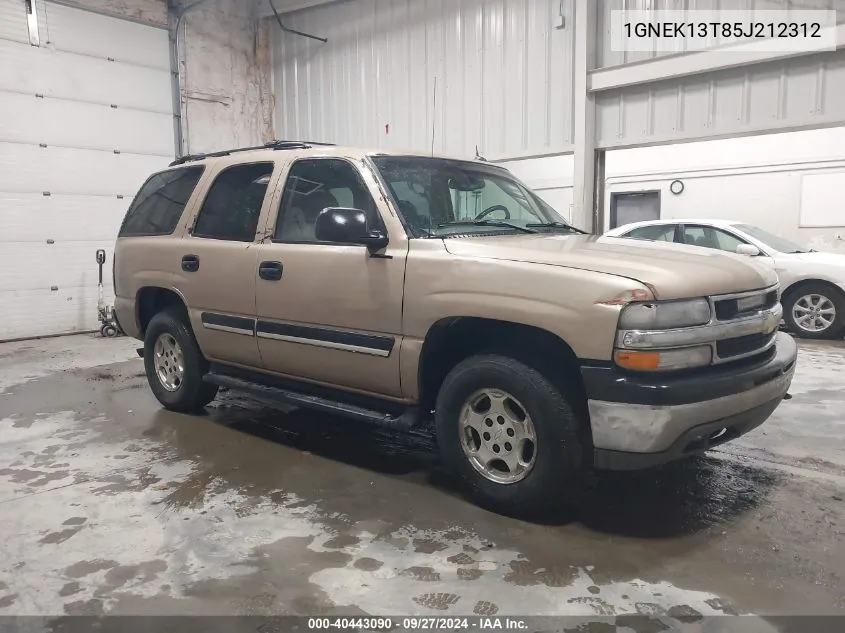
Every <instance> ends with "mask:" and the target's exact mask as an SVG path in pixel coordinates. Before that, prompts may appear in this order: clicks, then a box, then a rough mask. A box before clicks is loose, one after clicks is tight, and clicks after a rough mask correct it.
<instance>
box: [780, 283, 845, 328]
mask: <svg viewBox="0 0 845 633" xmlns="http://www.w3.org/2000/svg"><path fill="white" fill-rule="evenodd" d="M782 303H783V319H784V321H785V322H786V326H787V327H788V328H789V330H790V331H791V332H793V333H794V334H795V335H797V336H800V337H801V338H809V339H831V338H840V337H842V335H843V334H845V294H843V293H842V292H840V291H838V290H836V289H834V288H832V287H831V286H828V285H827V284H822V283H806V284H802V285H800V286H798V287H797V288H795V289H794V290H792V291H790V293H789V294H788V295H787V296H786V297H784V298H783V300H782Z"/></svg>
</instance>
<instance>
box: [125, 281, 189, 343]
mask: <svg viewBox="0 0 845 633" xmlns="http://www.w3.org/2000/svg"><path fill="white" fill-rule="evenodd" d="M168 308H176V309H177V310H180V311H181V312H182V313H183V314H184V316H185V322H186V323H189V322H190V321H189V319H188V304H187V302H186V301H185V298H184V297H183V296H182V294H181V293H180V292H179V291H178V290H176V289H174V288H166V287H162V286H144V287H143V288H140V289H139V290H138V293H137V294H136V295H135V320H136V322H137V324H138V329H139V331H140V333H141V335H142V336H143V335H144V334H145V333H146V331H147V326H148V325H149V324H150V320H151V319H152V318H153V317H154V316H155V315H156V314H158V313H159V312H162V311H163V310H167V309H168Z"/></svg>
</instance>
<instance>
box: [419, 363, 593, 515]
mask: <svg viewBox="0 0 845 633" xmlns="http://www.w3.org/2000/svg"><path fill="white" fill-rule="evenodd" d="M434 417H435V423H436V426H437V442H438V445H439V447H440V453H441V458H442V460H443V462H444V464H445V465H446V467H447V468H448V469H449V470H450V471H452V473H453V474H454V475H456V476H457V478H458V479H459V480H460V481H461V482H462V483H463V484H464V487H465V488H466V490H467V492H468V493H469V495H470V496H471V497H472V498H473V499H474V500H475V501H476V502H477V503H478V504H479V505H481V506H483V507H486V508H489V509H491V510H493V511H495V512H499V513H502V514H508V515H514V516H540V515H543V514H547V513H550V512H555V511H557V510H559V509H561V508H562V507H565V506H567V505H570V504H571V503H573V502H574V501H575V500H576V498H577V497H578V496H579V495H580V493H581V491H582V484H583V471H584V465H583V464H584V447H583V446H582V445H581V441H580V438H579V432H578V430H579V427H578V421H577V420H576V418H575V415H574V413H573V409H572V406H571V405H570V403H569V402H567V400H566V399H565V398H564V396H563V395H562V394H561V393H560V391H559V390H558V389H557V388H556V387H555V386H554V385H553V384H552V383H551V382H549V381H548V380H547V379H546V378H545V377H544V376H543V375H542V374H540V373H539V372H538V371H536V370H535V369H532V368H531V367H529V366H527V365H524V364H523V363H520V362H518V361H516V360H514V359H512V358H508V357H505V356H494V355H489V356H487V355H485V356H474V357H471V358H468V359H466V360H464V361H462V362H461V363H459V364H458V365H457V366H455V368H454V369H453V370H452V371H451V372H450V373H449V375H448V376H447V377H446V379H445V380H444V382H443V385H442V386H441V388H440V392H439V394H438V397H437V404H436V407H435V416H434Z"/></svg>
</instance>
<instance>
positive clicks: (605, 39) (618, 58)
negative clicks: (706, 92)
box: [596, 0, 845, 68]
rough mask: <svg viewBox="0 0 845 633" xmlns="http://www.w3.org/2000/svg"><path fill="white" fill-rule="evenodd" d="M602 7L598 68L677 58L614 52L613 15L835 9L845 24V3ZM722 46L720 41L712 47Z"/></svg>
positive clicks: (621, 3)
mask: <svg viewBox="0 0 845 633" xmlns="http://www.w3.org/2000/svg"><path fill="white" fill-rule="evenodd" d="M597 2H599V3H600V5H599V12H598V25H597V31H598V35H599V41H598V49H597V54H596V66H597V67H598V68H606V67H608V66H620V65H623V64H631V63H634V62H638V61H644V60H647V59H655V58H657V57H664V56H666V55H672V54H675V53H673V52H671V51H652V52H640V51H636V52H633V51H613V50H611V37H610V25H611V21H610V16H611V11H620V10H621V11H645V10H655V11H684V12H689V11H720V10H722V11H723V10H749V11H751V10H756V11H761V10H786V9H795V10H807V9H835V10H836V11H837V22H840V23H841V22H843V21H845V0H597ZM677 44H678V50H677V51H676V52H677V53H683V51H684V45H685V40H684V39H682V38H679V39H677ZM712 45H714V46H718V45H720V42H719V41H718V40H716V41H714V42H713V43H712Z"/></svg>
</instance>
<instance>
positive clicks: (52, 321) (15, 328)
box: [0, 256, 114, 341]
mask: <svg viewBox="0 0 845 633" xmlns="http://www.w3.org/2000/svg"><path fill="white" fill-rule="evenodd" d="M93 262H94V259H93V256H92V259H91V263H93ZM96 283H97V280H96V273H93V276H92V275H91V274H90V273H89V274H88V275H87V276H86V277H85V278H84V279H83V285H81V286H75V287H63V288H59V289H58V290H55V291H52V290H50V288H38V289H35V290H14V291H9V292H4V293H3V318H2V319H0V341H5V340H9V339H15V338H22V337H38V336H52V335H55V334H73V333H74V332H85V331H90V330H95V329H97V328H98V327H99V324H98V323H97V286H96ZM92 284H93V285H92ZM104 295H105V299H106V301H107V302H112V301H113V300H114V299H113V298H112V297H113V294H112V292H111V291H110V290H109V291H108V292H104ZM22 332H25V334H21V333H22Z"/></svg>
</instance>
